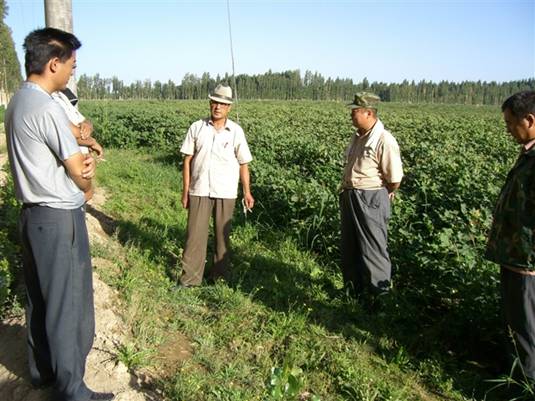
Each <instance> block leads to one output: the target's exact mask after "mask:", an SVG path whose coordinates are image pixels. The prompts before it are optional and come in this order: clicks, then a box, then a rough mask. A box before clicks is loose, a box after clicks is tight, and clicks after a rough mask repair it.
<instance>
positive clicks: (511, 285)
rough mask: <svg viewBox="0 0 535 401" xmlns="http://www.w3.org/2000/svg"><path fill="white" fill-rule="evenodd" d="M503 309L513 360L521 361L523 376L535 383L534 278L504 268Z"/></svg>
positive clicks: (502, 277) (502, 285)
mask: <svg viewBox="0 0 535 401" xmlns="http://www.w3.org/2000/svg"><path fill="white" fill-rule="evenodd" d="M500 282H501V293H502V307H503V312H504V316H505V321H506V324H507V331H508V333H509V330H510V332H511V334H512V340H513V341H512V342H511V341H509V344H510V348H509V354H510V356H511V359H513V358H516V357H518V358H519V360H520V363H521V364H522V368H523V369H524V373H525V374H526V376H527V377H529V378H531V379H532V380H535V276H530V275H524V274H520V273H516V272H514V271H511V270H509V269H507V268H505V267H502V268H501V275H500Z"/></svg>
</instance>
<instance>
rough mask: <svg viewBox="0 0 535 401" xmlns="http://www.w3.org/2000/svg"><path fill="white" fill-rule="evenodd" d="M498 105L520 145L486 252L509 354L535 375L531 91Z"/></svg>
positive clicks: (534, 115)
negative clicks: (494, 267) (496, 273)
mask: <svg viewBox="0 0 535 401" xmlns="http://www.w3.org/2000/svg"><path fill="white" fill-rule="evenodd" d="M502 111H503V116H504V120H505V124H506V126H507V131H508V132H509V133H510V134H511V136H512V137H513V138H514V139H515V140H516V141H517V142H518V143H519V144H521V145H522V147H521V151H520V155H519V157H518V159H517V161H516V163H515V165H514V166H513V168H512V169H511V171H510V172H509V174H508V175H507V180H506V182H505V184H504V186H503V188H502V191H501V193H500V196H499V198H498V203H497V205H496V209H495V211H494V222H493V224H492V228H491V231H490V234H489V241H488V244H487V251H486V254H485V257H486V258H487V259H489V260H491V261H493V262H496V263H498V264H500V266H501V277H500V281H501V293H502V305H503V310H504V314H505V319H506V323H507V326H508V331H510V332H511V334H512V339H513V342H514V347H513V348H512V350H511V355H512V357H513V358H516V357H518V358H519V362H520V364H521V366H522V368H523V372H524V374H525V375H526V376H527V377H528V378H529V379H531V380H535V91H526V92H520V93H517V94H515V95H513V96H511V97H510V98H509V99H507V100H506V101H505V102H504V103H503V105H502Z"/></svg>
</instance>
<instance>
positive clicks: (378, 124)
mask: <svg viewBox="0 0 535 401" xmlns="http://www.w3.org/2000/svg"><path fill="white" fill-rule="evenodd" d="M383 128H384V126H383V123H382V122H381V121H380V120H379V119H377V120H376V121H375V124H373V126H372V127H371V128H370V129H369V130H368V131H366V132H365V133H364V134H362V135H361V134H359V131H358V130H356V131H355V135H356V136H357V137H358V138H363V137H365V136H366V135H370V136H371V135H373V133H374V132H376V131H377V130H380V131H382V130H383Z"/></svg>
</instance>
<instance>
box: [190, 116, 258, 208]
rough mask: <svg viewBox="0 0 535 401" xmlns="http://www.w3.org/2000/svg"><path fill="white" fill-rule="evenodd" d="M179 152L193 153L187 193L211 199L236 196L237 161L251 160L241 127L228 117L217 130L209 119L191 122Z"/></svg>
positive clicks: (242, 162) (238, 166)
mask: <svg viewBox="0 0 535 401" xmlns="http://www.w3.org/2000/svg"><path fill="white" fill-rule="evenodd" d="M180 152H182V153H183V154H184V155H190V156H193V159H192V160H191V170H190V174H191V176H190V187H189V194H190V195H194V196H209V197H211V198H223V199H235V198H236V197H237V196H238V182H239V179H240V164H245V163H249V162H250V161H251V160H253V157H252V156H251V152H250V151H249V146H248V145H247V140H246V139H245V134H244V132H243V129H242V128H241V127H240V126H239V125H238V124H236V123H235V122H233V121H231V120H229V119H227V121H226V123H225V126H224V127H223V128H222V129H221V130H219V131H218V130H217V129H216V128H215V127H214V125H213V123H212V121H210V119H208V118H207V119H203V120H199V121H196V122H194V123H193V124H192V125H191V127H190V128H189V130H188V132H187V134H186V138H185V139H184V143H183V144H182V147H181V148H180Z"/></svg>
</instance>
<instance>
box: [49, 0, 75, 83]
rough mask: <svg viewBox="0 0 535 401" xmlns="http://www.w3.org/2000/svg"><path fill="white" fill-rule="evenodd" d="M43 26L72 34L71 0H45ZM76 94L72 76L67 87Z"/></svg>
mask: <svg viewBox="0 0 535 401" xmlns="http://www.w3.org/2000/svg"><path fill="white" fill-rule="evenodd" d="M45 24H46V26H47V27H50V28H57V29H61V30H62V31H66V32H70V33H73V30H72V1H71V0H45ZM67 86H68V87H69V89H70V90H72V91H73V92H74V93H76V79H75V77H74V75H73V76H72V77H71V79H70V80H69V83H68V85H67Z"/></svg>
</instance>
